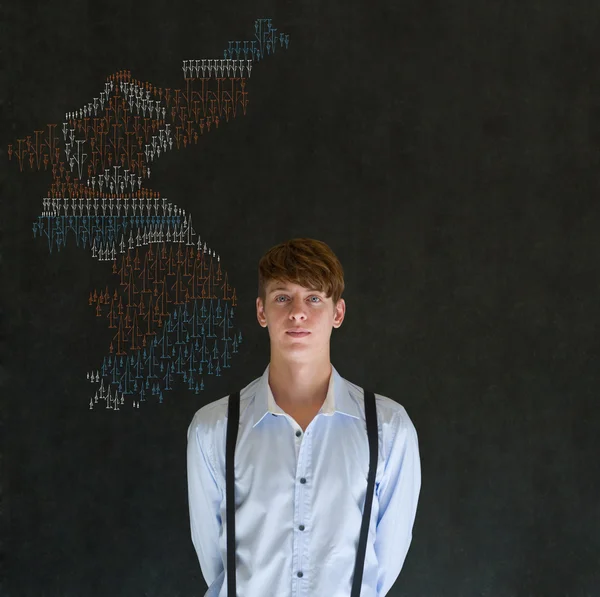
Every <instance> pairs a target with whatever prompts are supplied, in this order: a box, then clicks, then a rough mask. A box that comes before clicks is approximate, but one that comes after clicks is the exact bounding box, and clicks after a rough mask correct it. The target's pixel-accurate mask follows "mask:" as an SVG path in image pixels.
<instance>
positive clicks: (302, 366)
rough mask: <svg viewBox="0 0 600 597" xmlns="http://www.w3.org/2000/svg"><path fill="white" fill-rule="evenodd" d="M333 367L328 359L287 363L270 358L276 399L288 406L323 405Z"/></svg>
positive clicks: (271, 376)
mask: <svg viewBox="0 0 600 597" xmlns="http://www.w3.org/2000/svg"><path fill="white" fill-rule="evenodd" d="M331 375H333V369H332V367H331V363H330V362H329V360H326V361H322V362H321V363H317V364H315V363H287V362H281V361H277V360H273V359H272V360H271V362H270V363H269V386H270V387H271V392H273V397H274V398H275V402H277V404H278V405H279V406H280V407H281V408H283V409H284V410H285V407H288V408H297V409H310V408H320V407H321V406H322V404H323V402H325V398H326V397H327V389H328V387H329V379H330V377H331Z"/></svg>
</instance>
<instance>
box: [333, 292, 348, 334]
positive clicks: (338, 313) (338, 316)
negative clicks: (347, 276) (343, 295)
mask: <svg viewBox="0 0 600 597" xmlns="http://www.w3.org/2000/svg"><path fill="white" fill-rule="evenodd" d="M345 316H346V301H345V300H344V299H340V300H339V301H338V302H337V304H336V306H335V313H334V314H333V319H334V324H333V327H335V328H339V327H340V326H341V325H342V322H343V321H344V317H345Z"/></svg>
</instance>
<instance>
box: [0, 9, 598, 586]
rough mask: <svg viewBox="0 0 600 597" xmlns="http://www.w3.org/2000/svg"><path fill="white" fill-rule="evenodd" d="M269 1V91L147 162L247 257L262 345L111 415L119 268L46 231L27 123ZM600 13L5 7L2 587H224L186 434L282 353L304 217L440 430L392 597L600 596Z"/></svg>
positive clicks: (408, 399) (223, 33)
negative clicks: (270, 306) (92, 377)
mask: <svg viewBox="0 0 600 597" xmlns="http://www.w3.org/2000/svg"><path fill="white" fill-rule="evenodd" d="M258 17H271V18H272V19H273V24H274V26H276V27H278V28H279V29H280V30H281V31H284V32H286V33H288V34H289V35H290V45H289V49H288V50H286V51H282V52H281V53H280V54H278V55H276V56H274V57H272V58H271V59H269V60H268V61H265V63H264V64H263V65H261V67H260V68H256V70H255V72H253V74H252V78H251V81H250V101H251V103H250V105H249V109H248V114H247V115H246V116H244V117H240V118H237V119H235V120H234V121H233V122H230V123H229V124H228V125H227V126H225V127H223V130H219V131H218V134H215V135H214V136H212V137H211V139H210V144H209V143H206V145H205V147H203V148H192V149H191V150H187V151H180V152H172V153H170V154H167V155H166V156H165V157H164V159H161V160H159V162H158V163H157V164H156V165H155V168H154V171H153V175H152V176H153V185H154V188H156V189H158V190H160V191H161V193H162V194H163V195H166V196H168V197H169V198H170V199H172V200H174V201H176V202H177V203H178V205H180V206H181V207H184V208H185V209H187V210H188V211H190V212H191V213H193V214H194V224H195V228H196V230H197V231H198V232H199V233H200V234H201V236H202V238H205V239H206V240H207V242H208V243H209V245H210V246H212V247H214V248H215V249H216V250H217V252H218V253H219V254H220V256H221V260H222V263H223V264H224V266H225V267H226V269H227V271H228V272H229V275H230V278H231V283H232V284H233V285H234V286H235V288H236V289H237V293H238V299H239V306H238V309H237V322H238V324H239V325H240V327H241V329H242V332H243V334H244V343H243V344H242V346H241V348H240V353H239V354H237V355H235V359H234V361H233V366H232V368H231V369H229V370H227V371H226V372H225V374H224V375H223V376H222V377H219V378H216V377H213V378H211V379H210V380H209V383H208V384H207V389H206V391H205V392H203V393H202V394H201V395H200V396H196V395H194V394H192V393H190V392H187V391H186V390H185V389H184V388H182V387H180V388H179V389H178V390H176V391H174V392H171V393H170V394H169V395H168V397H166V399H165V402H164V403H163V404H161V405H158V404H155V405H151V404H148V405H147V406H146V407H145V408H144V409H139V410H135V411H131V410H124V411H121V412H120V413H114V412H112V411H106V412H103V411H102V410H99V411H89V410H88V408H87V401H86V399H85V397H86V395H87V392H88V384H87V382H86V380H85V378H84V374H85V371H86V370H88V369H89V368H90V367H91V366H92V364H93V363H96V362H98V360H100V359H101V358H102V356H103V355H104V354H105V353H106V346H107V344H108V341H109V337H110V334H109V331H108V330H107V329H106V326H105V325H104V324H100V323H99V322H98V321H97V320H96V319H95V318H94V316H93V313H92V311H91V310H90V308H89V306H88V304H87V297H88V295H89V291H90V289H91V288H92V287H94V286H103V285H104V284H105V282H106V281H108V280H110V279H111V276H112V274H111V273H110V266H109V265H107V264H106V263H98V262H97V261H95V260H93V259H92V258H91V256H90V255H89V253H88V252H86V251H81V250H77V249H76V248H75V247H74V245H71V246H70V247H67V249H66V250H65V251H63V252H61V254H60V255H56V254H53V255H49V253H48V249H47V246H46V245H45V244H44V243H43V242H40V241H39V239H38V240H34V238H33V235H32V230H31V223H32V221H33V219H34V218H35V217H36V216H37V214H38V213H39V212H40V210H41V198H42V197H44V196H46V193H47V189H48V184H49V178H48V176H47V175H46V174H44V173H43V172H32V173H21V172H19V170H18V168H17V166H16V164H15V163H14V161H13V162H9V161H8V159H7V154H6V150H7V146H8V143H13V142H14V141H15V140H16V139H17V138H22V137H23V136H24V135H26V134H31V132H32V131H33V130H35V129H40V128H44V127H45V125H46V124H47V123H61V122H62V121H63V116H64V113H65V112H66V111H67V110H72V109H74V108H75V107H78V106H81V105H82V104H83V103H84V102H88V101H90V100H91V98H92V97H93V96H94V95H95V94H96V95H97V93H98V89H99V88H101V87H102V85H103V82H104V80H105V77H106V76H107V75H109V74H111V73H113V72H116V71H117V70H119V69H128V70H130V71H131V73H132V76H133V77H135V78H137V79H141V80H144V81H145V80H148V81H151V82H153V83H155V84H156V85H160V86H165V87H166V86H169V87H172V88H175V87H182V86H183V77H182V71H181V62H182V60H183V59H189V58H201V57H203V56H217V55H220V54H221V52H222V50H223V49H224V47H225V46H226V43H227V41H228V40H230V39H245V38H246V36H247V35H251V34H252V30H253V23H254V19H256V18H258ZM599 17H600V5H599V4H598V3H595V2H569V3H566V2H558V1H554V0H552V1H546V2H512V3H508V2H471V3H468V2H465V1H450V2H422V1H421V2H411V1H400V0H393V1H392V0H386V1H376V2H366V1H364V0H362V1H357V0H346V1H344V2H342V1H340V0H335V1H333V0H328V1H315V0H313V1H311V2H289V1H288V2H277V3H275V2H272V3H270V4H269V3H253V2H248V1H246V2H236V3H233V2H226V3H221V4H219V3H215V2H212V3H202V2H189V1H188V2H182V1H179V0H171V1H169V2H162V1H158V0H151V1H149V2H145V3H141V2H140V3H128V2H112V1H111V2H105V1H102V2H82V1H81V0H77V1H75V0H71V1H62V2H39V3H37V6H34V5H32V4H31V3H12V4H10V5H7V6H5V7H4V17H3V18H2V27H3V30H4V33H3V35H2V46H3V56H4V60H5V65H6V69H5V71H4V72H3V74H2V77H3V79H4V80H3V83H2V96H3V108H4V110H3V123H2V129H1V132H0V136H1V143H0V151H1V155H0V158H1V160H0V163H1V164H2V168H1V169H2V182H3V190H2V193H1V197H2V204H3V215H2V219H1V224H2V228H3V240H2V266H3V273H2V283H1V284H2V304H3V309H4V316H3V317H4V319H3V328H4V330H5V332H6V333H5V339H6V343H5V346H4V354H3V365H2V366H3V374H2V377H3V379H4V383H3V388H2V390H1V392H2V407H3V408H2V411H3V425H4V426H3V431H2V442H3V447H2V466H3V480H2V490H3V501H2V509H3V531H2V536H3V538H4V539H3V541H2V544H3V549H4V552H5V557H4V576H5V578H4V582H3V585H2V589H1V590H2V594H3V595H7V596H8V597H29V596H31V597H55V596H56V597H81V596H90V597H92V596H93V597H96V596H98V597H100V596H102V597H104V596H106V597H108V596H111V597H115V596H127V597H129V596H131V597H134V596H135V597H138V596H146V597H155V596H156V597H158V596H160V597H175V596H181V597H184V596H185V597H188V596H190V597H191V596H198V595H202V594H203V593H204V591H205V588H206V587H205V584H204V581H203V579H202V575H201V572H200V568H199V565H198V561H197V559H196V554H195V552H194V550H193V546H192V543H191V539H190V532H189V521H188V510H187V486H186V470H185V448H186V429H187V426H188V424H189V422H190V420H191V418H192V416H193V413H194V412H195V411H196V410H197V409H198V408H200V407H201V406H202V405H204V404H205V403H207V402H209V401H213V400H216V399H218V398H220V397H221V396H223V395H225V394H227V393H229V392H231V391H233V390H234V389H237V388H240V387H243V386H244V385H246V384H247V383H249V382H250V381H251V380H252V379H254V378H256V377H258V376H259V375H260V374H261V373H262V371H263V370H264V367H265V366H266V364H267V363H268V358H269V345H268V335H267V332H266V330H264V329H262V328H260V327H259V325H258V323H257V322H256V316H255V305H254V301H255V297H256V277H257V263H258V259H259V258H260V256H261V255H262V254H263V253H264V251H266V250H267V249H268V248H269V247H271V246H272V245H274V244H276V243H278V242H281V241H283V240H285V239H287V238H291V237H294V236H309V237H314V238H318V239H321V240H324V241H325V242H327V243H328V244H329V245H330V246H331V247H332V248H333V250H334V251H335V252H336V253H337V255H338V256H339V258H340V260H341V261H342V263H343V265H344V267H345V272H346V283H347V287H346V291H345V293H344V298H345V300H346V303H347V315H346V321H345V322H344V325H343V326H342V328H341V329H339V330H334V333H333V336H332V353H331V354H332V362H333V363H334V365H335V366H336V367H337V368H338V370H339V371H340V373H341V374H342V375H343V376H344V377H346V378H348V379H350V380H351V381H353V382H354V383H357V384H360V385H364V386H367V387H369V388H372V389H373V390H375V391H377V392H379V393H381V394H384V395H386V396H389V397H391V398H393V399H394V400H397V401H398V402H400V403H401V404H403V405H404V406H405V407H406V409H407V411H408V413H409V414H410V416H411V418H412V419H413V421H414V423H415V426H416V428H417V431H418V433H419V439H420V448H421V458H422V472H423V486H422V492H421V499H420V502H419V508H418V513H417V519H416V522H415V527H414V538H413V543H412V546H411V548H410V551H409V553H408V557H407V560H406V563H405V565H404V568H403V571H402V573H401V574H400V577H399V579H398V581H397V582H396V585H395V587H394V589H393V590H392V591H391V592H390V595H395V596H401V595H406V596H415V597H417V596H419V597H437V596H439V597H457V596H461V597H462V596H465V597H471V596H486V597H488V596H489V597H505V596H506V597H512V596H523V597H526V596H527V597H528V596H535V597H553V596H569V597H580V596H581V597H583V596H586V597H587V596H592V595H600V556H599V554H600V522H599V521H600V505H599V504H600V500H599V499H598V496H599V492H600V475H599V473H598V462H597V456H598V453H599V449H600V439H599V437H600V423H599V418H598V415H597V411H598V407H597V401H598V390H599V388H600V375H599V365H600V308H599V306H598V305H599V302H600V283H599V281H598V280H599V279H600V278H599V273H600V202H599V201H598V194H599V187H600V168H599V166H600V36H599V35H598V32H599V31H600V29H599V25H600V23H599ZM211 134H212V133H211ZM7 374H8V377H7ZM318 597H321V596H318Z"/></svg>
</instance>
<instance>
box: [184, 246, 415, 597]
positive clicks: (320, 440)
mask: <svg viewBox="0 0 600 597" xmlns="http://www.w3.org/2000/svg"><path fill="white" fill-rule="evenodd" d="M343 289H344V278H343V269H342V266H341V264H340V262H339V261H338V259H337V257H336V256H335V255H334V253H333V252H332V251H331V249H330V248H329V247H328V246H327V245H326V244H325V243H323V242H320V241H317V240H313V239H305V238H300V239H293V240H290V241H287V242H284V243H282V244H280V245H277V246H275V247H273V248H272V249H270V250H269V251H268V252H267V253H266V254H265V255H264V256H263V257H262V259H261V260H260V263H259V285H258V294H259V296H258V298H257V299H256V314H257V318H258V322H259V324H260V325H261V326H262V327H266V328H267V329H268V331H269V338H270V350H271V358H270V362H269V365H268V366H267V368H266V369H265V371H264V373H263V375H262V376H261V377H259V378H257V379H255V380H254V381H252V382H251V383H250V384H248V385H247V386H246V387H245V388H243V389H242V390H241V393H240V409H239V427H238V437H237V442H236V448H235V484H234V487H235V540H236V554H235V556H236V560H235V561H236V570H235V574H236V582H237V596H238V597H349V596H350V592H351V584H352V579H353V572H354V566H355V559H356V554H357V545H358V541H359V534H360V529H361V522H362V514H363V508H364V505H365V496H366V492H367V477H368V471H369V443H368V438H367V431H366V424H365V421H366V419H365V397H364V391H363V388H361V387H359V386H357V385H355V384H353V383H351V382H349V381H348V380H346V379H344V378H343V377H341V376H340V374H339V373H338V372H337V370H336V369H335V367H333V365H332V364H331V362H330V356H329V343H330V337H331V332H332V329H333V328H339V327H340V326H341V325H342V322H343V320H344V316H345V313H346V304H345V301H344V299H342V298H341V294H342V292H343ZM228 401H229V396H225V397H223V398H221V399H220V400H217V401H215V402H212V403H210V404H207V405H206V406H204V407H203V408H201V409H200V410H199V411H198V412H197V413H196V414H195V416H194V419H193V420H192V422H191V424H190V427H189V429H188V450H187V466H188V488H189V506H190V522H191V531H192V541H193V544H194V547H195V549H196V552H197V554H198V559H199V561H200V567H201V569H202V574H203V576H204V579H205V580H206V583H207V584H208V586H209V589H208V592H207V593H206V596H207V597H225V596H226V595H227V570H226V562H227V533H226V524H225V522H226V500H225V496H226V492H225V479H226V476H225V471H226V468H225V462H226V460H225V457H226V431H227V415H228ZM375 404H376V413H377V426H378V432H377V433H378V463H377V469H376V476H375V489H374V495H373V501H372V510H371V517H370V524H369V532H368V536H367V546H366V553H365V560H364V568H363V571H364V572H363V577H362V585H361V591H360V595H361V597H383V596H384V595H385V594H386V593H387V592H388V591H389V589H390V587H391V586H392V585H393V583H394V581H395V580H396V578H397V577H398V575H399V573H400V570H401V568H402V565H403V563H404V560H405V557H406V553H407V551H408V548H409V546H410V542H411V539H412V528H413V523H414V519H415V515H416V509H417V501H418V497H419V491H420V487H421V468H420V460H419V448H418V440H417V433H416V431H415V428H414V426H413V424H412V422H411V420H410V418H409V416H408V414H407V413H406V410H405V409H404V408H403V407H402V406H401V405H400V404H398V403H397V402H395V401H394V400H392V399H390V398H387V397H385V396H382V395H380V394H375ZM229 597H232V596H229Z"/></svg>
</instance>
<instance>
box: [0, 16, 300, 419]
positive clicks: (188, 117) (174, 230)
mask: <svg viewBox="0 0 600 597" xmlns="http://www.w3.org/2000/svg"><path fill="white" fill-rule="evenodd" d="M288 45H289V36H288V35H286V34H283V33H279V32H278V30H277V29H275V28H274V27H273V26H272V24H271V19H257V20H256V21H255V23H254V39H251V40H247V41H230V42H229V43H228V46H227V48H226V49H225V50H224V52H223V57H222V58H221V57H219V58H203V59H198V60H184V61H183V66H182V70H183V75H184V79H185V89H170V88H165V89H162V88H159V87H156V86H154V85H152V84H151V83H149V82H142V81H138V80H135V79H133V78H132V77H131V73H130V72H129V71H119V72H118V73H116V74H112V75H110V76H109V77H107V80H106V82H105V84H104V90H103V91H101V92H100V94H99V97H94V98H93V101H92V102H89V103H88V104H86V105H84V106H82V107H81V108H79V109H78V110H74V111H71V112H67V113H66V115H65V122H64V123H63V124H62V127H61V129H60V131H61V132H62V137H61V136H60V135H57V130H56V129H57V125H56V124H48V125H47V130H36V131H34V135H28V136H26V137H25V138H23V139H17V141H16V143H15V144H11V145H9V146H8V157H9V160H13V159H14V160H15V161H16V163H17V164H18V166H19V169H20V171H24V170H27V169H29V170H42V169H43V170H44V171H48V169H50V171H51V172H52V184H51V186H50V189H49V191H48V193H47V195H48V196H47V197H44V198H43V199H42V210H41V213H40V214H39V215H38V216H37V218H36V219H35V220H34V222H33V236H34V238H40V239H42V240H43V241H44V242H45V243H47V245H48V250H49V252H50V253H53V252H60V250H61V249H62V248H64V247H65V246H66V245H67V242H70V243H74V244H75V246H76V247H78V248H82V249H86V250H88V251H89V252H90V254H91V256H92V258H93V259H96V260H98V261H106V262H110V263H111V264H112V265H111V269H112V274H113V276H114V277H115V282H114V288H111V289H109V285H108V284H107V285H106V287H105V288H103V289H97V288H95V289H93V290H91V291H90V295H89V299H88V302H89V305H90V307H91V308H92V309H93V310H94V311H93V312H94V313H95V316H96V317H99V318H104V319H105V320H106V322H107V324H108V328H109V330H111V334H112V335H111V339H110V345H109V347H108V354H107V355H106V356H105V357H104V359H103V361H102V364H101V365H99V366H98V367H97V368H94V369H92V370H90V371H87V373H86V377H87V380H88V381H89V383H90V385H91V391H90V393H89V395H88V396H87V397H86V401H87V402H88V403H89V408H90V409H94V408H98V407H102V408H105V409H112V410H114V411H117V410H123V409H124V408H132V407H133V408H138V409H139V408H140V404H141V403H144V402H148V401H150V400H154V401H156V402H157V403H162V402H163V400H164V398H165V397H164V393H165V392H167V391H169V390H173V389H174V388H175V387H176V384H177V382H179V383H183V384H184V387H185V386H187V389H189V390H190V391H192V392H194V393H196V394H198V393H199V392H201V391H202V390H203V389H204V388H205V375H216V376H220V375H221V374H222V372H223V369H227V368H229V367H230V366H231V361H232V355H233V354H234V353H237V352H238V349H239V346H240V344H241V343H242V333H241V331H240V330H239V329H236V326H235V325H234V320H233V318H234V307H236V304H237V303H236V301H237V297H236V291H235V288H233V287H232V286H231V285H230V282H229V279H228V274H227V271H225V270H224V269H223V267H222V264H221V258H220V256H219V255H218V254H217V252H216V251H215V250H214V249H211V248H210V247H208V245H207V243H206V241H204V243H203V242H202V241H201V239H200V235H198V234H197V233H196V231H195V230H194V228H193V224H192V214H191V213H186V210H185V209H182V208H180V207H178V206H177V205H175V204H174V203H172V202H169V200H168V199H167V198H166V197H162V196H161V194H160V193H159V192H158V191H155V190H151V189H150V188H149V187H148V184H147V182H148V180H149V179H150V174H151V163H152V162H154V160H155V159H158V158H160V156H161V153H165V152H167V151H172V150H173V149H174V148H175V149H177V150H179V149H181V148H184V149H185V148H187V147H189V146H191V145H195V144H197V143H198V139H199V137H200V136H201V135H207V134H209V133H210V132H211V130H213V131H216V130H217V129H218V128H219V125H221V126H222V125H223V122H225V123H227V122H228V121H229V119H230V118H235V117H236V116H237V115H239V114H246V110H247V107H248V90H247V86H248V81H249V79H250V77H251V73H252V70H253V68H254V66H255V65H256V64H259V63H260V62H261V61H262V60H264V59H265V58H267V57H268V56H272V55H274V54H276V52H277V50H278V49H287V48H288Z"/></svg>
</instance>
